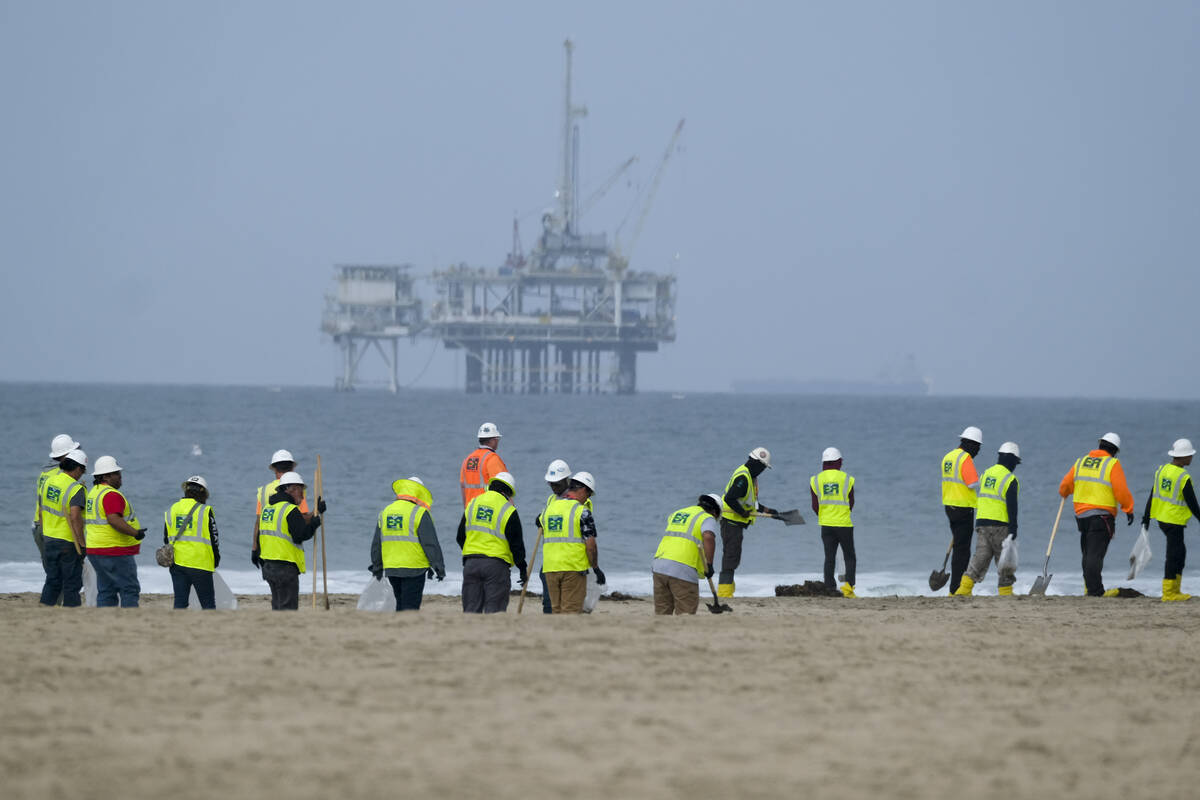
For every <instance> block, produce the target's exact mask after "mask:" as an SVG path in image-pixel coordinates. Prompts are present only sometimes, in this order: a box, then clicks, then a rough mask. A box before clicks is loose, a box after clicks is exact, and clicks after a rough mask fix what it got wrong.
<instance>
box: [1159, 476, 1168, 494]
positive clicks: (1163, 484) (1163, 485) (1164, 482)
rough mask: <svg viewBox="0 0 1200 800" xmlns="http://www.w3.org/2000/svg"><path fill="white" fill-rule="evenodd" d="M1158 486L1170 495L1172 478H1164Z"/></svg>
mask: <svg viewBox="0 0 1200 800" xmlns="http://www.w3.org/2000/svg"><path fill="white" fill-rule="evenodd" d="M1158 485H1159V488H1160V489H1162V490H1163V491H1164V492H1167V493H1168V494H1169V493H1170V491H1171V479H1170V478H1163V479H1162V480H1161V481H1159V484H1158Z"/></svg>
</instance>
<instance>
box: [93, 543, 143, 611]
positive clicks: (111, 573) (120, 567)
mask: <svg viewBox="0 0 1200 800" xmlns="http://www.w3.org/2000/svg"><path fill="white" fill-rule="evenodd" d="M88 561H90V562H91V564H92V569H94V570H96V605H97V606H98V607H100V608H114V607H115V606H116V605H117V602H118V599H119V600H120V604H121V608H137V607H138V598H139V597H140V596H141V593H142V585H141V584H140V583H138V576H137V560H136V559H135V558H134V557H133V556H93V555H89V556H88Z"/></svg>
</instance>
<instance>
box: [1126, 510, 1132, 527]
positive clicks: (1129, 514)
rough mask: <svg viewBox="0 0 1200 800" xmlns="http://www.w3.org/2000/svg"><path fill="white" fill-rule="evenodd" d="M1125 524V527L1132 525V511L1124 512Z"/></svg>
mask: <svg viewBox="0 0 1200 800" xmlns="http://www.w3.org/2000/svg"><path fill="white" fill-rule="evenodd" d="M1125 524H1126V525H1132V524H1133V512H1132V511H1126V512H1125Z"/></svg>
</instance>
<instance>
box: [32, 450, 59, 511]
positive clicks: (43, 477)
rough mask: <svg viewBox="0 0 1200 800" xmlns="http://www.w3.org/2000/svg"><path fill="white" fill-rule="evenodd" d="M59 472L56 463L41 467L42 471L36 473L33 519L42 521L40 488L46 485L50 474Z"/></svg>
mask: <svg viewBox="0 0 1200 800" xmlns="http://www.w3.org/2000/svg"><path fill="white" fill-rule="evenodd" d="M58 472H60V470H59V467H58V465H57V464H54V465H53V466H49V467H43V468H42V472H41V474H40V475H38V487H37V494H36V495H34V498H33V521H34V522H36V523H38V524H41V521H42V488H43V487H44V486H45V485H46V481H48V480H50V476H52V475H56V474H57V473H58Z"/></svg>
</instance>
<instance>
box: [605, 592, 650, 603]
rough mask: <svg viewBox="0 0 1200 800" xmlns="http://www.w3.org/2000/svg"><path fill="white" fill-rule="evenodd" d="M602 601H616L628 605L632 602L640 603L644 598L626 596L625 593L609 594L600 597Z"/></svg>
mask: <svg viewBox="0 0 1200 800" xmlns="http://www.w3.org/2000/svg"><path fill="white" fill-rule="evenodd" d="M600 599H601V600H616V601H618V602H621V603H628V602H630V601H633V602H638V601H640V600H641V599H642V598H640V597H634V596H633V595H631V594H625V593H624V592H609V593H608V594H602V595H600Z"/></svg>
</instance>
